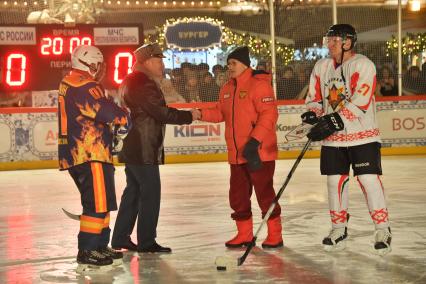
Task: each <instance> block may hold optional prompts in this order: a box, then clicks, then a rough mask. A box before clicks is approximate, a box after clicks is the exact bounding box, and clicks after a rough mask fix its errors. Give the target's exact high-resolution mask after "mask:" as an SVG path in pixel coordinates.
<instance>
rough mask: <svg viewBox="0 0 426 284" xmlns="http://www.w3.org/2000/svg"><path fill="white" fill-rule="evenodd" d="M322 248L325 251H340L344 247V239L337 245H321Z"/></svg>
mask: <svg viewBox="0 0 426 284" xmlns="http://www.w3.org/2000/svg"><path fill="white" fill-rule="evenodd" d="M323 248H324V250H325V251H327V252H337V251H342V250H344V249H345V248H346V241H340V242H339V243H338V244H337V245H334V246H329V245H323Z"/></svg>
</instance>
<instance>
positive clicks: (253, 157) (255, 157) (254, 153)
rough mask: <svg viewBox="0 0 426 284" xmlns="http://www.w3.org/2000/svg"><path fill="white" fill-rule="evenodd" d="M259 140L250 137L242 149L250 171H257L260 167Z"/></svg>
mask: <svg viewBox="0 0 426 284" xmlns="http://www.w3.org/2000/svg"><path fill="white" fill-rule="evenodd" d="M259 144H260V143H259V141H257V140H256V139H254V138H251V139H250V140H249V141H248V142H247V144H246V146H245V147H244V150H243V157H244V158H245V159H246V160H247V166H248V168H249V170H251V171H257V170H260V169H261V168H262V166H263V165H262V160H261V159H260V157H259V151H258V150H257V148H258V147H259Z"/></svg>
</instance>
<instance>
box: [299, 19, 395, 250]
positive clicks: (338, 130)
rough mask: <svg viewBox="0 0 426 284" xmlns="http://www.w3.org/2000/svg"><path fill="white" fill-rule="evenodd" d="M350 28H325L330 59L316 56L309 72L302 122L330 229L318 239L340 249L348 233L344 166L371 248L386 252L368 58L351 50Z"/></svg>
mask: <svg viewBox="0 0 426 284" xmlns="http://www.w3.org/2000/svg"><path fill="white" fill-rule="evenodd" d="M356 39H357V36H356V32H355V29H354V28H353V27H352V26H351V25H348V24H337V25H333V26H331V27H330V28H329V30H328V32H327V34H326V36H325V37H324V43H325V44H326V45H327V47H328V49H329V53H330V58H324V59H321V60H319V61H318V62H317V63H316V65H315V67H314V69H313V71H312V74H311V78H310V85H309V92H308V95H307V97H306V102H305V103H306V106H307V109H308V111H307V112H305V113H304V114H302V120H303V122H305V123H310V124H314V125H315V126H314V127H313V128H312V129H311V131H310V133H309V134H308V137H309V138H310V139H312V140H313V141H322V147H321V160H320V168H321V174H322V175H327V188H328V200H329V209H330V217H331V223H332V229H331V231H330V234H329V235H328V236H327V237H325V238H324V240H323V241H322V243H323V246H324V249H325V250H327V251H333V250H341V249H344V248H345V241H346V239H347V237H348V232H347V226H348V220H349V213H348V184H349V183H348V181H349V172H350V166H352V170H353V174H354V176H355V177H356V178H357V181H358V183H359V185H360V187H361V190H362V192H363V194H364V196H365V199H366V202H367V206H368V209H369V212H370V216H371V218H372V220H373V222H374V226H375V233H374V238H375V241H374V251H375V252H376V253H377V254H379V255H384V254H387V253H388V252H390V251H391V239H392V234H391V230H390V227H389V218H388V209H387V207H386V202H385V196H384V189H383V185H382V182H381V181H380V175H381V174H382V168H381V154H380V147H381V140H380V131H379V128H378V126H377V121H376V107H375V99H374V91H375V87H376V68H375V66H374V63H373V62H372V61H370V60H369V59H368V58H367V57H365V56H364V55H361V54H356V53H355V52H354V50H353V48H354V46H355V43H356Z"/></svg>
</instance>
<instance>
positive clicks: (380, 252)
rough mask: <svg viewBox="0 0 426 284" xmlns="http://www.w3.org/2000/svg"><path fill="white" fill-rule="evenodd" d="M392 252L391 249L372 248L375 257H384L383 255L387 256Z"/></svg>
mask: <svg viewBox="0 0 426 284" xmlns="http://www.w3.org/2000/svg"><path fill="white" fill-rule="evenodd" d="M391 251H392V248H391V247H387V248H384V249H375V248H374V247H373V252H374V254H376V255H378V256H385V255H387V254H388V253H390V252H391Z"/></svg>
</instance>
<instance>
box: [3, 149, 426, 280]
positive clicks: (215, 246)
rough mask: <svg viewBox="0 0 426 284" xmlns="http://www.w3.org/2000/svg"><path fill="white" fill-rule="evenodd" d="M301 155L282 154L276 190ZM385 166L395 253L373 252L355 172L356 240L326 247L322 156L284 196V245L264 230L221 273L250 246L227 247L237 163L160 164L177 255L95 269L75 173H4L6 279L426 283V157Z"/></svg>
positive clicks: (130, 258)
mask: <svg viewBox="0 0 426 284" xmlns="http://www.w3.org/2000/svg"><path fill="white" fill-rule="evenodd" d="M293 162H294V160H280V161H277V167H276V173H275V179H274V183H275V186H276V187H275V188H276V191H278V189H279V188H280V187H281V185H282V183H283V182H284V180H285V178H286V176H287V174H288V172H289V170H290V168H291V166H292V165H293ZM382 165H383V170H384V175H383V177H382V181H383V184H384V186H385V194H386V198H387V202H388V209H389V214H390V220H391V227H392V232H393V242H392V248H393V251H392V252H391V253H390V254H389V255H387V256H385V257H379V256H376V255H374V254H372V251H371V248H372V242H373V230H374V226H373V224H372V221H371V219H370V216H369V214H368V210H367V206H366V204H365V201H364V196H363V194H362V191H361V190H360V189H359V187H358V185H357V183H356V181H355V179H354V178H352V179H351V184H350V203H349V212H350V214H351V220H350V222H349V231H348V233H349V240H348V242H347V248H346V250H345V251H342V252H337V253H326V252H325V251H323V249H322V246H321V241H322V238H323V237H324V236H325V235H327V234H328V231H329V229H330V220H329V214H328V205H327V190H326V182H325V177H322V176H320V174H319V159H303V160H302V162H301V163H300V165H299V167H298V168H297V170H296V172H295V174H294V176H293V178H292V180H291V181H290V183H289V185H288V187H287V189H286V191H285V192H284V194H283V196H282V197H281V200H280V204H281V206H282V210H283V216H282V220H283V238H284V248H282V249H279V250H272V251H271V250H269V251H266V250H263V249H262V248H261V246H260V243H261V242H262V241H263V239H264V238H265V236H266V228H264V229H263V230H262V232H261V233H260V236H259V240H258V246H257V247H255V248H254V249H253V251H252V253H251V254H250V255H249V256H248V258H247V260H246V262H245V263H244V264H243V265H242V266H239V267H237V268H235V269H228V270H227V271H217V270H216V266H215V258H216V257H217V256H226V257H231V258H234V259H235V261H236V259H237V258H238V257H240V256H241V255H242V254H243V253H244V250H243V249H242V250H229V249H226V248H225V246H224V242H225V241H227V240H228V239H230V238H231V237H233V235H234V232H235V225H234V222H233V221H232V220H231V218H230V213H231V211H230V208H229V206H228V181H229V167H228V164H227V163H224V162H223V163H198V164H197V163H194V164H171V165H164V166H161V167H160V171H161V177H162V203H161V212H160V220H159V226H158V238H157V241H158V242H159V243H160V244H161V245H165V246H170V247H171V248H172V249H173V253H172V254H163V255H155V254H140V255H138V254H132V253H125V257H124V264H123V265H122V266H118V267H117V268H115V269H113V270H111V271H109V272H106V273H103V274H90V275H86V276H82V275H79V274H77V273H76V272H75V268H76V266H77V263H76V260H75V258H76V254H77V237H76V235H77V233H78V229H79V224H78V222H76V221H74V220H71V219H69V218H67V217H66V216H65V215H64V214H63V213H62V211H61V208H62V207H64V208H66V209H68V210H69V211H71V212H75V213H80V212H81V207H80V201H79V194H78V191H77V189H76V187H75V185H74V184H73V181H72V179H71V177H70V176H69V175H68V173H67V172H59V171H58V170H31V171H10V172H0V218H1V221H0V283H339V284H344V283H381V284H387V283H403V284H408V283H426V214H425V213H426V209H425V208H426V206H425V205H426V156H399V157H383V161H382ZM124 186H125V175H124V168H123V167H117V168H116V188H117V197H118V200H120V198H121V194H122V192H123V189H124ZM252 207H253V214H254V220H255V225H254V229H255V230H256V229H257V227H258V226H259V224H260V221H261V220H260V212H259V209H258V205H257V202H256V200H255V196H253V198H252ZM115 216H116V212H112V214H111V228H112V227H113V226H114V222H115ZM132 238H133V240H134V241H135V240H136V236H135V235H133V237H132Z"/></svg>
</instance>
